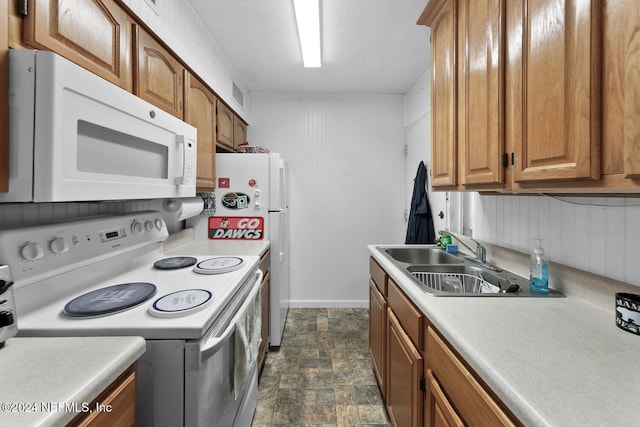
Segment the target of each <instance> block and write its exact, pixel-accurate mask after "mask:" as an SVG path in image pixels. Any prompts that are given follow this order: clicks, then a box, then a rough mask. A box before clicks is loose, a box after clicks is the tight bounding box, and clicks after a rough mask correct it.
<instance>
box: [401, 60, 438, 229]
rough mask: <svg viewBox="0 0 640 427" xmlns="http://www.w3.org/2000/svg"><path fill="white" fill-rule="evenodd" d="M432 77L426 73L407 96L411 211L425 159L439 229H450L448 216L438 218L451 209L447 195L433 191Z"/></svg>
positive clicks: (407, 171)
mask: <svg viewBox="0 0 640 427" xmlns="http://www.w3.org/2000/svg"><path fill="white" fill-rule="evenodd" d="M430 87H431V85H430V76H429V73H428V72H427V73H425V74H424V75H423V76H422V77H420V78H419V79H418V81H416V83H415V84H414V85H413V87H412V88H411V89H410V90H409V92H407V94H406V95H405V97H404V114H405V118H404V120H405V128H406V144H407V156H406V161H405V191H406V209H407V213H408V212H409V211H410V208H411V196H412V193H413V180H414V178H415V176H416V171H417V168H418V165H419V164H420V161H423V162H424V163H425V165H426V166H427V170H428V171H429V179H428V183H427V197H428V198H429V205H430V206H431V213H432V215H433V224H434V227H435V230H436V233H437V232H438V230H444V229H445V228H447V219H448V216H445V217H444V219H441V218H439V217H438V213H439V212H440V211H442V212H447V211H448V207H447V199H446V197H447V194H446V193H444V192H435V193H434V192H432V191H431V173H430V172H431V90H430Z"/></svg>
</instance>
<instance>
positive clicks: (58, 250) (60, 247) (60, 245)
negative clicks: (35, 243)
mask: <svg viewBox="0 0 640 427" xmlns="http://www.w3.org/2000/svg"><path fill="white" fill-rule="evenodd" d="M49 249H51V252H53V253H54V254H63V253H65V252H67V251H69V245H67V241H66V240H64V238H62V237H56V238H55V239H53V240H52V241H50V242H49Z"/></svg>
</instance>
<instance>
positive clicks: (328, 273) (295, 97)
mask: <svg viewBox="0 0 640 427" xmlns="http://www.w3.org/2000/svg"><path fill="white" fill-rule="evenodd" d="M403 110H404V108H403V97H402V96H378V95H314V94H259V93H254V94H253V95H252V111H251V117H252V125H251V126H250V127H249V131H248V136H249V141H250V142H251V143H252V144H256V145H259V146H264V147H267V148H269V149H270V150H271V151H272V152H279V153H281V154H282V156H283V157H284V158H285V159H286V160H287V162H288V165H289V185H290V188H289V192H290V195H289V207H290V222H291V223H290V225H291V233H290V248H291V250H290V254H291V257H290V273H291V274H290V275H291V299H292V302H291V303H292V305H293V306H296V307H332V306H337V307H340V306H343V307H367V306H368V288H367V283H368V275H369V267H368V258H369V253H368V251H367V248H366V246H367V245H368V244H372V243H402V242H404V235H405V229H404V218H403V216H404V209H405V186H406V184H405V182H404V176H405V172H404V169H405V157H404V141H405V137H404V126H403V116H404V111H403Z"/></svg>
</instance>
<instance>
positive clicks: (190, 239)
mask: <svg viewBox="0 0 640 427" xmlns="http://www.w3.org/2000/svg"><path fill="white" fill-rule="evenodd" d="M269 246H270V242H269V241H268V240H215V241H212V240H194V233H193V228H186V229H184V230H180V231H179V232H177V233H174V234H171V235H170V236H169V238H168V239H167V240H165V241H164V242H163V244H162V249H163V251H164V253H165V254H167V255H201V256H204V255H212V256H222V255H224V256H233V255H237V256H241V255H256V256H262V255H264V254H265V253H266V252H267V250H269Z"/></svg>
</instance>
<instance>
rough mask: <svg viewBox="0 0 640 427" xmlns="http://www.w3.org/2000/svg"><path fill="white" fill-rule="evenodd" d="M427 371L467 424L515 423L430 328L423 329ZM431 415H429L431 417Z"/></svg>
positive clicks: (498, 424) (496, 424) (500, 424)
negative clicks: (424, 330) (430, 372)
mask: <svg viewBox="0 0 640 427" xmlns="http://www.w3.org/2000/svg"><path fill="white" fill-rule="evenodd" d="M425 340H426V352H425V361H426V367H425V368H424V369H425V370H427V371H429V370H430V371H432V373H433V375H434V376H435V377H436V378H437V383H438V387H440V388H441V389H442V391H443V392H444V394H445V395H446V396H447V400H448V401H450V402H451V404H452V405H454V406H455V408H456V410H457V413H459V417H460V418H462V419H463V420H464V422H465V423H466V424H468V425H477V426H496V427H497V426H514V425H516V424H515V423H514V422H513V421H512V420H511V417H510V415H507V413H506V412H505V411H503V410H502V408H501V406H500V405H499V403H498V401H496V400H494V399H493V397H491V396H490V395H489V393H487V391H486V390H485V387H484V386H483V385H482V384H480V383H479V382H478V380H477V379H476V378H475V376H474V374H473V373H472V372H471V371H469V370H468V369H467V367H466V366H465V365H464V363H463V361H462V360H461V359H459V358H458V356H457V355H456V354H455V353H454V352H453V351H452V350H451V348H450V347H449V345H448V343H446V342H445V341H444V340H443V339H442V338H441V337H440V336H439V335H438V334H437V333H436V332H435V331H434V330H433V329H432V328H431V327H428V328H427V332H426V337H425ZM431 416H432V415H429V417H430V418H431Z"/></svg>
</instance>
